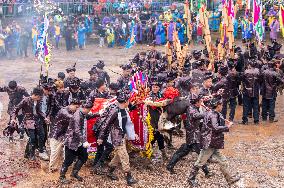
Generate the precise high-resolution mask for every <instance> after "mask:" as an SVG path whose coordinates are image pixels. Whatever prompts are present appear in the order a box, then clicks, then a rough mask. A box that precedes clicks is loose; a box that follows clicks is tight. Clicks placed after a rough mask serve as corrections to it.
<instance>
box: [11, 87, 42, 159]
mask: <svg viewBox="0 0 284 188" xmlns="http://www.w3.org/2000/svg"><path fill="white" fill-rule="evenodd" d="M42 94H43V92H42V90H41V89H40V88H34V89H33V92H32V95H31V96H30V97H26V98H24V99H23V100H22V101H21V102H20V103H19V104H18V105H17V106H16V107H15V108H14V111H13V113H12V115H11V119H12V120H11V123H12V124H13V123H15V122H16V117H17V115H18V113H19V111H20V110H22V113H23V115H24V120H23V123H24V127H25V129H26V132H27V135H28V137H29V141H28V143H27V145H26V150H25V156H24V157H25V158H29V159H30V160H35V149H36V146H38V150H39V156H40V157H41V158H43V159H46V153H45V152H44V130H43V127H42V126H38V121H37V118H38V114H39V113H38V112H39V105H38V101H40V99H41V97H42ZM37 142H38V143H37Z"/></svg>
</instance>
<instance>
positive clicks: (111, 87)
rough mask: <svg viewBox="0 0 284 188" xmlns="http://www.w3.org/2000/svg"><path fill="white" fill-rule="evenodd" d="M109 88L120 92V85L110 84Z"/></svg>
mask: <svg viewBox="0 0 284 188" xmlns="http://www.w3.org/2000/svg"><path fill="white" fill-rule="evenodd" d="M109 88H110V89H111V90H114V91H117V90H119V85H118V84H117V83H110V84H109Z"/></svg>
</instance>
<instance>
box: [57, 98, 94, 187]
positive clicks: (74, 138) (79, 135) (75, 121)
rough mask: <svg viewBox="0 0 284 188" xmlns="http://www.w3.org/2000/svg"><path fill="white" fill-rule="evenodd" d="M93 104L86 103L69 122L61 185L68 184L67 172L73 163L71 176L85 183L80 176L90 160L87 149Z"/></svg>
mask: <svg viewBox="0 0 284 188" xmlns="http://www.w3.org/2000/svg"><path fill="white" fill-rule="evenodd" d="M92 107H93V104H90V103H84V104H82V106H81V107H80V108H79V109H77V110H76V112H75V113H74V115H73V117H72V118H71V119H70V121H69V126H68V129H67V131H66V134H65V141H64V145H65V148H64V149H65V157H64V161H63V164H62V167H61V171H60V178H59V179H60V181H61V183H68V181H67V180H66V176H65V175H66V172H67V171H68V168H69V166H70V165H71V164H72V163H73V161H74V160H75V159H76V158H78V159H77V161H76V163H75V164H74V167H73V170H72V173H71V176H72V177H74V178H75V179H77V180H78V181H83V178H82V177H81V176H79V175H78V173H79V171H80V169H81V168H82V166H83V164H84V163H85V162H86V161H87V159H88V152H87V148H88V147H90V145H91V144H90V143H88V142H87V114H88V113H89V112H90V110H91V108H92Z"/></svg>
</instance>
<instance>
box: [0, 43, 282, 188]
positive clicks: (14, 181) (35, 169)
mask: <svg viewBox="0 0 284 188" xmlns="http://www.w3.org/2000/svg"><path fill="white" fill-rule="evenodd" d="M146 48H147V47H142V46H136V47H135V48H133V49H131V50H130V51H125V50H124V49H111V50H110V49H107V48H103V49H99V48H97V47H96V46H88V47H87V49H85V50H82V51H79V50H77V51H74V52H66V51H65V50H59V51H58V52H54V54H53V62H52V67H51V68H50V71H49V74H50V75H51V77H55V76H56V74H57V73H58V72H59V71H64V69H65V68H66V67H67V66H71V65H72V64H73V63H75V62H77V70H78V71H77V75H78V76H79V77H80V78H85V79H87V78H88V74H87V71H88V70H89V69H90V68H91V67H92V65H93V64H95V63H96V61H97V60H99V59H103V60H104V61H105V63H106V65H107V68H108V69H111V70H113V71H115V72H118V73H121V71H120V69H119V67H118V66H119V65H120V64H123V63H126V62H127V61H128V60H129V59H130V58H132V57H133V56H134V55H135V53H136V52H138V51H140V50H145V49H146ZM160 50H163V49H162V48H161V49H160ZM39 70H40V66H39V64H38V63H36V62H35V61H34V59H33V58H26V59H18V60H13V61H3V60H0V82H1V83H0V84H1V85H2V84H5V83H7V82H8V81H10V80H13V79H14V80H17V81H18V82H19V83H20V85H23V86H25V87H26V88H28V89H29V90H30V89H31V88H32V87H33V86H34V85H35V83H37V80H38V76H39V73H38V72H39ZM108 72H109V74H110V76H111V77H112V78H115V77H117V76H118V75H117V74H116V73H113V72H111V71H108ZM0 100H1V102H2V103H3V104H4V108H5V109H4V110H6V108H7V100H8V98H7V96H6V95H5V94H0ZM283 107H284V97H283V96H279V97H278V101H277V112H278V113H277V114H278V116H279V120H280V121H279V122H278V123H275V124H270V123H261V124H260V125H259V126H254V125H252V124H250V125H248V126H242V125H238V124H236V125H235V126H234V127H232V129H231V131H230V133H228V134H226V145H225V149H224V150H223V153H224V154H225V155H226V156H227V158H228V161H229V166H230V169H231V170H232V172H233V173H235V172H238V173H239V174H240V175H241V176H242V177H243V178H242V181H240V183H239V184H238V185H237V186H236V187H255V188H256V187H263V188H264V187H265V188H267V187H277V188H278V187H279V188H280V187H284V173H283V172H284V169H283V164H284V159H283V156H284V149H283V148H284V147H283V146H284V135H283V129H284V128H283V123H282V122H283V121H284V118H283V114H284V111H283ZM240 108H241V107H238V110H237V115H236V116H237V117H236V119H237V121H238V120H241V109H240ZM7 120H8V119H7V115H6V114H4V118H3V119H1V122H0V128H1V132H2V129H3V127H5V123H6V122H7ZM183 142H184V138H178V137H175V138H174V145H175V146H176V147H178V146H180V145H181V144H182V143H183ZM25 144H26V140H23V141H20V140H19V139H18V136H16V137H15V141H14V142H13V143H11V142H8V140H7V139H6V138H4V137H3V136H2V134H1V136H0V148H1V150H0V157H1V160H0V187H23V188H33V187H59V186H60V185H59V184H58V183H57V180H58V177H59V173H54V174H49V173H48V172H47V168H48V164H47V163H46V162H42V161H36V162H34V163H30V162H28V161H26V160H25V159H23V153H24V148H25ZM168 153H169V154H172V153H173V151H168ZM195 159H196V155H189V156H187V157H185V159H184V160H182V161H181V162H180V163H178V164H177V166H176V171H177V172H178V173H177V175H172V176H171V175H169V174H168V173H167V171H166V170H165V167H164V164H163V163H162V164H158V165H157V166H156V169H155V170H154V171H150V170H148V169H145V168H143V166H142V165H143V160H142V159H140V158H139V157H135V158H133V159H131V166H132V167H133V175H134V177H135V178H137V179H139V180H140V181H139V184H138V185H136V186H135V187H187V184H186V177H187V175H188V171H189V170H190V168H191V167H192V164H193V161H194V160H195ZM209 167H210V169H211V170H212V171H213V172H214V173H215V176H214V177H212V178H209V179H206V178H204V175H203V174H202V173H200V175H198V180H199V184H200V187H204V188H205V187H206V188H207V187H228V186H227V184H226V182H225V180H224V178H223V176H222V175H221V174H220V172H219V171H218V167H217V166H216V164H210V165H209ZM89 169H90V168H89V167H84V168H83V170H82V171H81V172H80V173H81V175H82V176H83V177H84V178H85V181H84V182H83V183H78V182H76V181H72V183H71V184H69V185H67V186H65V187H126V186H125V180H124V177H123V174H122V173H121V171H119V172H117V173H118V175H119V178H120V180H119V181H117V182H111V181H109V180H108V179H106V178H105V177H101V176H94V175H91V174H90V172H89ZM67 177H68V178H69V176H67Z"/></svg>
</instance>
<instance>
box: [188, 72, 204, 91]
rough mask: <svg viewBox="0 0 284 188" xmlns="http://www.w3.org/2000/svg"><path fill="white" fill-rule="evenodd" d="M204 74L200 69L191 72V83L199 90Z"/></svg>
mask: <svg viewBox="0 0 284 188" xmlns="http://www.w3.org/2000/svg"><path fill="white" fill-rule="evenodd" d="M204 76H205V73H204V71H202V70H200V69H193V70H192V76H191V77H192V83H195V84H197V86H198V87H199V88H201V87H202V83H203V80H204Z"/></svg>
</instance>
